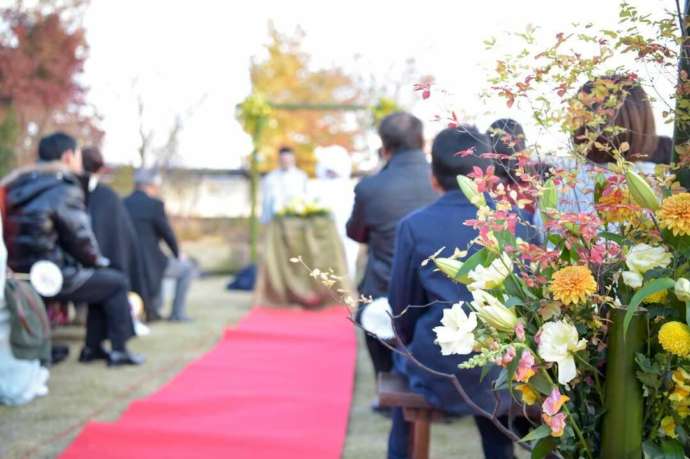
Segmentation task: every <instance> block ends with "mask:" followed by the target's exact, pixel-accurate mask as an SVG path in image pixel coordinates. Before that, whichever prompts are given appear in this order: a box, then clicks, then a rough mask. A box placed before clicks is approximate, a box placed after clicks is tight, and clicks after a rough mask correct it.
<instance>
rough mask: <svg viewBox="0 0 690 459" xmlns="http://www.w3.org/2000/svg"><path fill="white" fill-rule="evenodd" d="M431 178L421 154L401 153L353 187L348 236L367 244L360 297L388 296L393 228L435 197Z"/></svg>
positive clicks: (427, 164)
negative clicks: (367, 252)
mask: <svg viewBox="0 0 690 459" xmlns="http://www.w3.org/2000/svg"><path fill="white" fill-rule="evenodd" d="M430 175H431V170H430V167H429V163H428V162H427V160H426V158H425V157H424V154H423V153H422V152H421V151H418V150H412V151H403V152H398V153H395V154H394V155H393V156H392V157H391V159H390V160H389V161H388V164H386V166H385V167H384V168H383V169H382V170H381V171H380V172H379V173H378V174H376V175H373V176H371V177H366V178H364V179H363V180H362V181H361V182H359V183H358V184H357V186H356V187H355V204H354V207H353V209H352V215H351V216H350V220H349V221H348V222H347V235H348V236H349V237H350V239H354V240H355V241H357V242H362V243H365V244H368V245H369V254H368V260H367V266H366V270H365V272H364V278H363V279H362V282H361V283H360V285H359V291H360V293H361V294H363V295H367V296H369V295H371V296H372V297H374V298H378V297H385V296H387V295H388V283H389V282H390V276H391V266H392V264H393V248H394V244H395V227H396V225H397V224H398V222H399V221H400V220H401V219H402V218H403V217H405V216H406V215H407V214H409V213H410V212H412V211H414V210H416V209H419V208H420V207H423V206H425V205H427V204H430V203H431V202H433V201H434V200H435V199H436V198H438V194H437V193H436V192H435V191H434V190H433V188H432V187H431V181H430ZM430 255H431V254H430Z"/></svg>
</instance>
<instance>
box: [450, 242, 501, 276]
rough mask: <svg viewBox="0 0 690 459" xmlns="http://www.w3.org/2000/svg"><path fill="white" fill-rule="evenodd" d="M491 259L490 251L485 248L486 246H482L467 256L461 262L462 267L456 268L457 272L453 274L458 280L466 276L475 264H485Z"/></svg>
mask: <svg viewBox="0 0 690 459" xmlns="http://www.w3.org/2000/svg"><path fill="white" fill-rule="evenodd" d="M491 261H493V256H492V254H491V252H489V251H488V250H486V247H484V248H482V249H481V250H478V251H477V252H476V253H474V254H473V255H472V256H471V257H469V258H468V259H467V260H465V261H464V262H463V263H462V267H461V268H460V269H459V270H458V272H457V274H456V275H455V279H456V280H459V279H463V278H466V277H467V275H468V274H469V272H470V271H472V270H473V269H474V268H476V267H477V265H479V264H481V265H486V264H488V263H490V262H491Z"/></svg>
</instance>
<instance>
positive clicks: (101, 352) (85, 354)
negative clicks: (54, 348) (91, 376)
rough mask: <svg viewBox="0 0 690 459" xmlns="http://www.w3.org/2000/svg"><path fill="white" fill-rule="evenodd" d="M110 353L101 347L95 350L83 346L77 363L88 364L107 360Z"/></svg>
mask: <svg viewBox="0 0 690 459" xmlns="http://www.w3.org/2000/svg"><path fill="white" fill-rule="evenodd" d="M109 355H110V353H109V352H108V351H106V350H105V349H104V348H103V346H98V347H97V348H95V349H94V348H92V347H88V346H84V347H83V348H82V350H81V352H80V353H79V361H80V362H81V363H89V362H93V361H94V360H108V356H109Z"/></svg>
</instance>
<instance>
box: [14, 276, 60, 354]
mask: <svg viewBox="0 0 690 459" xmlns="http://www.w3.org/2000/svg"><path fill="white" fill-rule="evenodd" d="M5 304H6V305H7V309H8V310H9V312H10V348H11V349H12V354H13V355H14V357H15V358H17V359H21V360H40V361H41V363H42V364H44V365H46V364H48V363H50V361H51V341H50V333H51V332H50V322H49V321H48V314H47V313H46V307H45V303H44V302H43V299H42V298H41V297H40V296H39V295H38V293H36V291H35V290H34V289H33V287H32V286H31V284H30V283H29V282H26V281H22V280H19V279H17V278H16V277H15V276H14V274H13V273H12V272H11V271H8V274H7V280H6V282H5Z"/></svg>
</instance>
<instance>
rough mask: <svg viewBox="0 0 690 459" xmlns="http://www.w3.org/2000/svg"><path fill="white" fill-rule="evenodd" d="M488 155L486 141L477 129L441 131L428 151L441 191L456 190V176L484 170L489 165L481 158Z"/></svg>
mask: <svg viewBox="0 0 690 459" xmlns="http://www.w3.org/2000/svg"><path fill="white" fill-rule="evenodd" d="M461 152H465V153H461ZM488 152H491V145H490V141H489V138H488V137H487V136H486V135H484V134H482V133H481V132H479V131H478V130H477V128H476V127H474V126H469V125H460V126H458V127H454V128H447V129H444V130H443V131H441V132H440V133H439V134H438V135H437V136H436V138H435V139H434V143H433V146H432V147H431V171H432V173H433V177H434V180H435V182H436V184H437V186H438V187H440V188H442V189H443V190H444V191H451V190H456V189H458V181H457V176H458V175H467V174H469V173H471V172H472V171H473V170H474V168H475V167H479V168H480V169H482V170H486V169H487V168H488V167H489V166H490V165H491V161H490V160H488V159H485V158H482V157H481V154H482V153H488Z"/></svg>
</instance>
